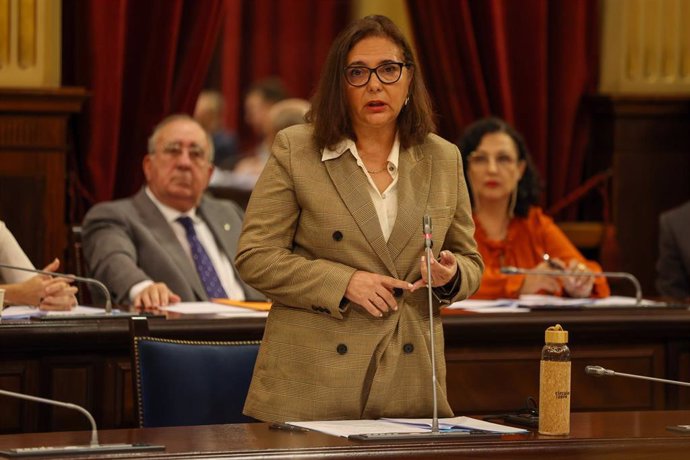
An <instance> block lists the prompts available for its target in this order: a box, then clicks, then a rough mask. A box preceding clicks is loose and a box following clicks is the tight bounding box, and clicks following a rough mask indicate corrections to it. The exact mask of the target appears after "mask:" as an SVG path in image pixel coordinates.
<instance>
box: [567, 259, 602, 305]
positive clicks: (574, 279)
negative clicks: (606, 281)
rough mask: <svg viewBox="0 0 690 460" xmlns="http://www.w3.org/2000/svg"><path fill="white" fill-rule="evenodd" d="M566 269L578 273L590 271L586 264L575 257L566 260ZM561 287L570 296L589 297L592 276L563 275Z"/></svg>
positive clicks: (592, 284)
mask: <svg viewBox="0 0 690 460" xmlns="http://www.w3.org/2000/svg"><path fill="white" fill-rule="evenodd" d="M568 270H569V271H572V272H578V273H591V271H589V269H587V266H586V265H585V264H583V263H582V262H580V261H579V260H577V259H571V260H570V262H568ZM562 282H563V289H565V292H567V293H568V295H569V296H570V297H577V298H582V297H589V296H590V295H591V294H592V289H593V288H594V277H593V276H564V277H563V278H562Z"/></svg>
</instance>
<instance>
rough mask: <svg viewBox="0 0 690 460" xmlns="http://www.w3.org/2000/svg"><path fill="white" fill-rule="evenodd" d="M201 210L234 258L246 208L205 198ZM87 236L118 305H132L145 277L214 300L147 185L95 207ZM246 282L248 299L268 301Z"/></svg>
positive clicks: (93, 264) (186, 297)
mask: <svg viewBox="0 0 690 460" xmlns="http://www.w3.org/2000/svg"><path fill="white" fill-rule="evenodd" d="M197 212H198V214H199V216H200V217H201V218H202V219H204V221H205V222H206V224H207V225H208V227H209V229H210V230H211V233H212V234H213V236H214V237H215V239H216V243H217V244H218V247H219V249H220V250H221V251H223V252H225V254H226V255H227V257H228V258H229V259H230V261H231V262H232V260H233V258H234V256H235V253H236V251H237V240H238V238H239V234H240V229H241V226H242V214H243V213H242V210H241V209H240V207H239V206H237V205H236V204H235V203H233V202H231V201H228V200H217V199H215V198H212V197H209V196H204V197H203V198H202V200H201V203H200V204H199V208H198V209H197ZM83 240H84V242H83V243H84V256H85V258H86V262H87V265H88V266H89V269H90V272H91V275H92V276H94V277H95V278H97V279H98V280H100V281H102V282H103V283H105V285H106V286H108V288H109V289H110V291H111V293H112V294H113V299H114V301H115V302H116V303H118V304H128V303H129V290H130V288H131V287H132V286H134V285H135V284H137V283H139V282H141V281H145V280H153V281H155V282H163V283H165V284H167V285H168V287H169V288H170V289H171V290H172V291H173V292H174V293H176V294H178V295H179V296H180V297H181V298H182V301H195V300H207V299H208V297H207V296H206V291H205V290H204V287H203V286H202V284H201V280H200V279H199V275H198V274H197V272H196V268H195V267H194V264H193V263H192V261H191V260H190V259H189V257H188V256H187V254H185V252H184V249H183V248H182V246H181V245H180V243H179V241H178V239H177V237H176V236H175V233H174V232H173V230H172V229H171V228H170V224H168V222H167V221H166V220H165V218H164V217H163V215H162V214H161V212H160V211H159V210H158V208H157V207H156V205H155V204H153V202H152V201H151V200H150V199H149V197H148V196H147V195H146V193H145V192H144V189H142V190H140V191H139V193H137V194H136V195H134V196H133V197H131V198H128V199H124V200H117V201H111V202H106V203H100V204H97V205H96V206H94V207H93V208H91V210H90V211H89V212H88V213H87V214H86V217H85V220H84V224H83ZM236 276H237V279H238V280H239V279H240V278H239V274H237V273H236ZM240 282H241V280H240ZM242 286H243V288H244V292H245V296H246V298H247V300H264V299H265V298H264V297H263V296H262V295H261V294H260V293H258V292H257V291H255V290H253V289H252V288H250V287H249V286H247V285H246V284H244V283H242Z"/></svg>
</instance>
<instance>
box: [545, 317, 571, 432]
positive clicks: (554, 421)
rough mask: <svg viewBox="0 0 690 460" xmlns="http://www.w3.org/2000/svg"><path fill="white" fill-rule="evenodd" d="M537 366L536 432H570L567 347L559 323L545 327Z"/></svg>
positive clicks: (566, 336)
mask: <svg viewBox="0 0 690 460" xmlns="http://www.w3.org/2000/svg"><path fill="white" fill-rule="evenodd" d="M545 335H546V337H545V339H546V345H544V348H543V349H542V351H541V365H540V369H539V433H541V434H547V435H554V436H557V435H566V434H568V433H570V349H569V348H568V331H564V330H563V328H562V327H561V325H560V324H557V325H555V326H551V327H549V328H548V329H546V334H545Z"/></svg>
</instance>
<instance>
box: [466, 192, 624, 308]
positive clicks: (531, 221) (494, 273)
mask: <svg viewBox="0 0 690 460" xmlns="http://www.w3.org/2000/svg"><path fill="white" fill-rule="evenodd" d="M474 223H475V227H476V228H475V232H474V238H475V240H476V241H477V245H478V247H479V253H480V254H481V255H482V258H483V259H484V274H483V275H482V283H481V285H480V286H479V290H478V291H477V292H475V294H474V295H473V296H472V298H473V299H499V298H516V297H518V296H519V295H520V288H521V287H522V283H523V282H524V281H525V277H524V275H503V274H501V272H500V269H501V267H503V266H508V265H511V266H515V267H519V268H534V267H535V266H536V265H537V264H539V263H540V262H541V261H542V256H543V255H544V253H548V254H549V255H550V256H551V257H553V258H558V259H561V260H562V261H564V262H566V263H567V262H568V261H569V260H570V259H577V260H579V261H581V262H582V263H584V264H585V265H586V266H587V268H589V269H590V270H592V271H596V272H600V271H601V266H599V264H597V263H596V262H593V261H591V260H587V259H585V258H584V257H583V256H582V254H580V251H578V250H577V249H576V248H575V246H573V244H572V243H571V242H570V241H569V240H568V237H566V236H565V234H564V233H563V232H562V231H561V229H560V228H558V226H557V225H556V224H555V223H554V222H553V219H551V218H550V217H548V216H547V215H546V214H544V212H543V211H542V210H541V208H539V207H536V206H533V207H532V208H531V209H530V211H529V214H528V215H527V217H515V218H514V219H512V220H511V221H510V224H509V225H508V234H507V236H506V238H505V240H502V241H496V240H490V239H489V238H488V237H487V235H486V232H485V231H484V229H483V228H482V226H481V224H480V223H479V221H478V220H477V219H476V217H475V218H474ZM610 293H611V291H610V289H609V286H608V283H607V282H606V279H605V278H595V280H594V288H593V289H592V297H607V296H609V295H610ZM555 294H556V295H563V294H564V292H563V291H561V292H557V293H555Z"/></svg>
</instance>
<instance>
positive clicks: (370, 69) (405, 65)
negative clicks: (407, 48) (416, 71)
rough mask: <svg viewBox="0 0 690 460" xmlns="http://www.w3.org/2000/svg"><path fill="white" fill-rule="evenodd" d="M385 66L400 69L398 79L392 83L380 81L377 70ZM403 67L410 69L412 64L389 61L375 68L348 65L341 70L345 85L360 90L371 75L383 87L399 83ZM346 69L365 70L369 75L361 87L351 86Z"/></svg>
mask: <svg viewBox="0 0 690 460" xmlns="http://www.w3.org/2000/svg"><path fill="white" fill-rule="evenodd" d="M387 65H397V66H398V67H399V69H400V73H398V78H396V79H395V80H394V81H383V79H381V76H380V75H379V72H378V70H379V69H380V68H381V67H384V66H387ZM403 67H404V68H406V69H409V68H410V67H412V63H411V62H395V61H389V62H384V63H382V64H379V65H377V66H376V67H367V66H364V65H349V66H347V67H345V68H344V69H343V73H344V74H345V81H346V82H347V84H348V85H350V86H354V87H355V88H361V87H362V86H366V85H367V84H368V83H369V80H371V74H376V78H378V79H379V81H380V82H381V83H382V84H384V85H392V84H394V83H397V82H399V81H400V78H401V77H402V69H403ZM348 69H362V70H364V69H366V70H368V71H369V75H367V79H366V81H365V82H364V83H362V84H361V85H355V84H353V83H352V82H351V81H350V80H349V79H348V78H347V71H348Z"/></svg>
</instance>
